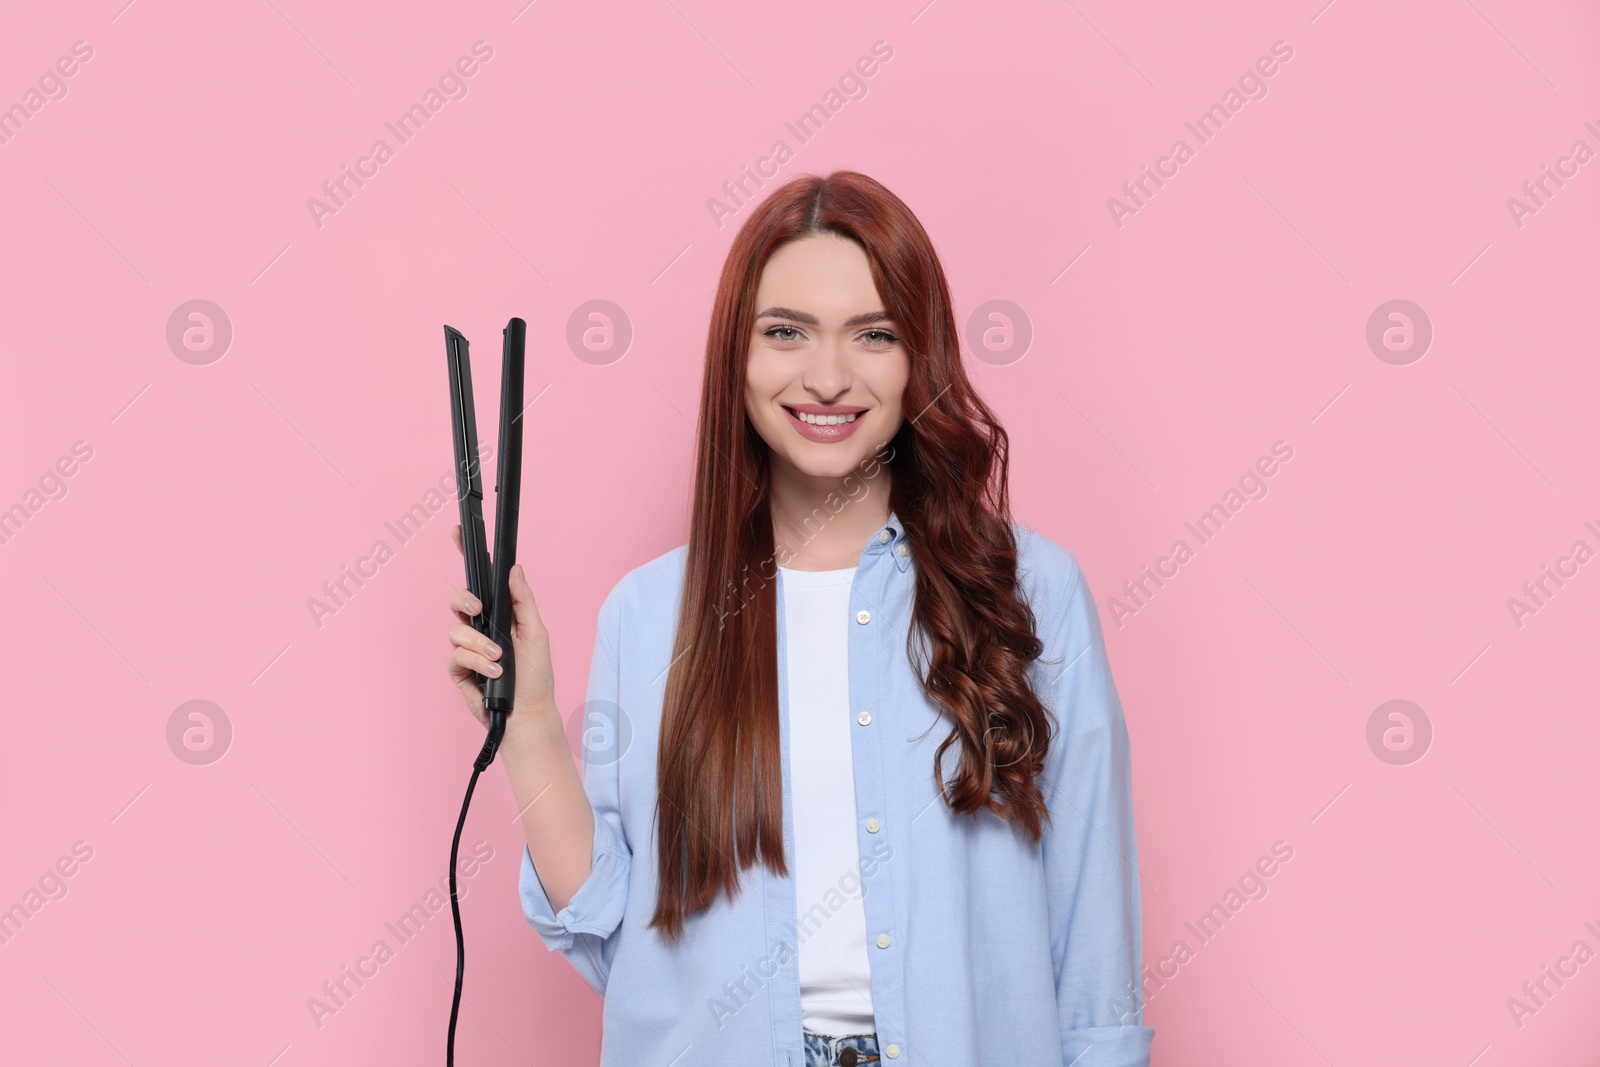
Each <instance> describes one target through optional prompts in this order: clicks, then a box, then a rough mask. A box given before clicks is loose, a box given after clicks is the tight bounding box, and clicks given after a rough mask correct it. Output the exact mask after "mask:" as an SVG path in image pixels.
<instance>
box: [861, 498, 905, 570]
mask: <svg viewBox="0 0 1600 1067" xmlns="http://www.w3.org/2000/svg"><path fill="white" fill-rule="evenodd" d="M865 551H866V552H869V553H871V552H882V553H887V554H888V556H889V558H890V559H892V560H894V565H895V566H896V567H898V568H899V569H900V570H901V571H902V572H903V571H905V570H906V568H908V567H910V566H911V545H910V543H909V541H908V540H907V538H906V531H905V526H904V525H903V524H902V523H901V522H900V516H899V515H898V514H897V513H896V512H895V511H894V510H893V509H892V508H891V509H890V511H889V519H888V521H887V522H885V523H884V524H883V525H882V526H880V527H878V528H877V529H876V530H874V531H873V532H872V536H871V537H869V538H867V544H866V549H865Z"/></svg>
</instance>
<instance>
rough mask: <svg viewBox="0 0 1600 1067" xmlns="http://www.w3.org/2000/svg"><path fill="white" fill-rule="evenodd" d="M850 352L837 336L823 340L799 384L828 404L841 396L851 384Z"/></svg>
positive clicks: (820, 401) (821, 401)
mask: <svg viewBox="0 0 1600 1067" xmlns="http://www.w3.org/2000/svg"><path fill="white" fill-rule="evenodd" d="M851 377H852V375H851V367H850V353H849V351H848V347H847V344H846V342H844V341H843V340H840V339H838V338H832V339H827V340H824V341H823V342H822V343H821V344H819V345H818V346H817V347H816V348H815V349H814V350H813V354H812V357H811V359H810V361H809V362H808V363H807V365H806V369H805V373H804V374H802V376H801V380H800V384H801V385H803V386H805V387H806V389H807V390H809V391H810V392H812V393H815V394H816V395H817V397H818V398H819V403H823V404H828V403H831V402H833V401H834V400H836V399H838V398H839V397H841V396H843V395H844V394H845V393H846V392H848V391H849V389H850V385H851Z"/></svg>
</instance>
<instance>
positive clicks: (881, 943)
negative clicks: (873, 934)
mask: <svg viewBox="0 0 1600 1067" xmlns="http://www.w3.org/2000/svg"><path fill="white" fill-rule="evenodd" d="M878 947H879V948H888V947H889V935H888V934H879V935H878Z"/></svg>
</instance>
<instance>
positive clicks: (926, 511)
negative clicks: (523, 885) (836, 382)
mask: <svg viewBox="0 0 1600 1067" xmlns="http://www.w3.org/2000/svg"><path fill="white" fill-rule="evenodd" d="M825 233H831V234H836V235H838V236H841V237H845V238H848V239H850V240H852V241H855V242H856V243H857V244H859V245H860V246H861V247H862V249H864V250H865V252H866V254H867V258H868V260H869V261H870V263H871V266H872V277H873V281H874V283H875V284H876V286H877V289H878V293H879V295H880V297H881V298H882V300H883V303H884V309H885V310H886V311H887V312H888V313H889V315H890V317H891V318H892V319H893V321H894V323H895V324H896V325H897V326H898V328H899V334H900V337H901V339H902V341H903V342H904V344H905V345H906V348H907V351H908V353H909V355H910V369H911V375H910V380H909V381H908V383H907V385H906V391H905V396H904V399H903V401H902V405H901V406H902V408H903V409H904V410H905V411H907V412H916V413H917V414H916V415H914V416H912V417H910V418H908V419H907V420H906V421H905V422H904V423H903V424H902V425H901V427H900V430H899V431H898V432H897V433H896V434H895V436H894V438H893V440H892V441H891V442H890V445H889V448H888V449H887V451H886V454H884V455H883V456H882V459H883V461H884V462H886V463H888V464H889V465H890V475H891V477H890V489H889V506H890V508H891V509H892V510H893V511H894V512H895V513H896V515H897V516H898V517H899V519H900V520H901V522H902V523H903V524H904V527H905V530H904V533H905V535H906V538H907V539H908V541H909V543H910V544H911V547H912V555H911V558H912V560H913V564H914V568H913V569H914V571H915V574H916V594H915V596H916V604H915V608H914V610H913V614H912V630H911V635H910V639H909V640H908V643H907V655H908V656H912V657H913V659H912V662H913V663H914V664H915V663H917V662H918V661H917V658H916V651H915V650H914V648H913V645H915V643H916V641H917V638H918V636H919V634H920V635H921V636H922V638H923V639H924V644H925V646H926V650H927V659H926V663H925V664H922V665H919V666H918V667H917V669H916V673H917V674H918V677H919V679H920V680H921V682H922V686H923V690H924V692H925V693H926V694H927V696H928V698H929V699H930V700H931V701H932V702H934V704H935V706H937V707H938V708H940V709H941V711H942V712H943V713H944V714H945V716H946V717H947V718H948V719H949V720H950V723H951V730H950V734H949V736H948V737H946V738H945V739H944V741H943V742H942V743H941V744H940V746H939V748H938V750H937V752H936V753H935V757H934V766H933V769H932V772H931V773H933V774H935V775H938V773H939V767H940V766H941V765H942V757H943V756H944V753H945V750H946V749H947V748H949V747H950V746H952V745H956V744H959V745H960V753H959V760H958V763H957V766H956V775H955V778H954V780H953V781H950V782H945V781H942V780H941V781H940V782H939V789H940V792H941V793H942V794H943V796H944V798H945V801H946V803H948V804H949V806H950V807H951V809H952V810H954V811H956V812H958V813H974V812H977V811H979V810H982V809H987V810H990V811H992V812H994V813H996V814H998V815H999V816H1001V817H1002V818H1005V819H1009V820H1012V821H1014V822H1015V823H1016V824H1017V825H1018V826H1020V827H1022V828H1023V830H1024V831H1025V832H1026V833H1027V834H1028V835H1029V836H1030V838H1032V839H1033V840H1035V841H1037V840H1038V839H1039V837H1040V834H1041V823H1042V821H1043V820H1045V819H1048V817H1049V812H1048V809H1047V807H1046V805H1045V802H1044V798H1043V796H1042V794H1041V792H1040V789H1039V786H1038V784H1037V782H1036V780H1035V779H1036V776H1037V774H1038V772H1039V769H1040V768H1041V767H1042V766H1043V765H1044V757H1045V753H1046V751H1047V749H1048V746H1049V742H1050V736H1051V733H1052V727H1051V722H1050V719H1049V716H1048V713H1047V711H1046V708H1045V706H1044V704H1043V702H1042V701H1041V700H1040V699H1039V697H1038V696H1037V695H1036V694H1035V693H1034V692H1033V690H1032V688H1031V686H1030V684H1029V681H1028V667H1029V664H1030V663H1031V662H1032V661H1033V660H1035V659H1037V658H1038V657H1039V656H1040V655H1041V654H1042V651H1043V647H1042V645H1041V644H1040V642H1039V640H1038V638H1037V636H1036V635H1035V621H1034V617H1033V613H1032V611H1031V610H1030V608H1029V606H1028V604H1027V602H1026V600H1025V599H1024V598H1023V597H1022V595H1021V593H1020V591H1019V589H1018V586H1017V573H1016V571H1017V548H1016V543H1015V538H1014V537H1013V535H1012V530H1011V525H1010V504H1009V500H1008V496H1007V488H1006V476H1007V437H1006V432H1005V430H1004V429H1003V428H1002V427H1001V426H1000V424H999V422H998V421H997V420H996V419H995V417H994V414H993V413H992V412H991V411H990V410H989V408H988V407H987V406H986V405H985V404H984V402H983V400H982V399H981V398H980V397H979V396H978V394H977V392H976V391H975V390H974V389H973V387H972V385H971V383H970V382H969V381H968V380H967V376H966V372H965V370H964V369H963V367H962V364H961V352H960V347H959V341H958V334H957V332H956V322H955V313H954V310H953V308H952V306H951V303H950V291H949V286H948V285H947V284H946V282H945V276H944V271H943V269H942V268H941V267H940V265H939V259H938V257H937V255H935V253H934V249H933V243H932V242H931V241H930V240H929V239H928V235H927V233H926V232H925V231H924V230H923V228H922V224H921V223H920V222H918V221H917V218H916V216H915V215H913V214H912V213H911V210H910V209H909V208H908V207H907V206H906V205H905V204H904V203H903V202H902V201H901V200H900V199H899V198H898V197H897V196H895V195H894V194H893V193H891V192H890V191H889V190H888V189H886V188H884V186H882V185H881V184H879V183H878V182H877V181H874V180H873V179H872V178H869V177H867V176H866V175H864V174H858V173H856V172H854V171H848V170H842V171H835V172H833V173H832V174H829V175H828V176H826V177H817V176H814V175H806V176H803V177H799V178H795V179H794V180H793V181H790V182H788V183H787V184H785V185H783V186H782V187H780V188H779V189H777V190H775V191H774V192H773V193H772V194H771V195H770V196H769V197H767V198H766V199H765V200H764V201H762V202H761V203H760V204H759V205H757V206H756V207H755V209H754V210H753V211H752V213H751V215H750V217H749V218H748V219H746V220H745V223H744V225H743V226H741V227H740V229H739V232H738V234H737V236H735V238H734V241H733V246H732V248H730V249H729V251H728V256H727V260H726V261H725V262H724V264H723V268H722V276H721V280H720V281H719V283H718V286H717V293H716V298H715V303H714V306H713V310H712V315H711V327H710V333H709V336H708V337H707V339H706V362H705V377H704V380H703V383H702V388H701V400H700V426H699V429H700V433H699V446H698V451H697V453H696V458H695V481H694V502H693V508H692V516H691V526H690V532H689V544H688V560H687V571H686V575H685V582H684V592H683V599H682V603H681V608H680V614H679V617H678V623H677V633H676V639H675V644H674V647H673V660H672V666H671V668H670V670H669V673H668V677H667V685H666V694H665V697H664V704H663V709H662V719H661V736H660V742H661V743H660V749H659V755H658V760H657V765H656V772H657V774H656V777H657V789H658V797H657V808H656V816H657V823H656V825H657V833H656V844H657V851H658V855H659V859H660V880H659V886H660V888H659V894H658V897H657V902H656V909H655V914H654V915H653V916H652V918H651V920H650V926H651V927H652V928H654V929H657V930H659V931H660V932H661V934H662V936H663V937H664V938H666V939H667V940H669V941H675V940H678V939H679V938H681V937H682V935H683V925H684V919H685V918H686V917H687V916H688V915H691V914H693V913H695V912H698V911H700V910H702V909H704V908H706V907H707V906H709V905H710V904H711V903H712V902H713V901H714V900H715V899H716V898H717V897H718V895H719V894H722V893H727V894H728V897H729V899H730V900H731V899H733V897H734V896H736V895H737V893H738V890H739V872H740V871H741V870H743V869H744V868H746V867H749V866H750V865H751V864H753V863H756V862H761V863H764V864H766V866H767V868H768V869H769V870H770V871H772V872H773V873H774V874H775V875H778V876H780V877H781V876H784V875H787V873H788V865H787V863H786V861H785V857H784V850H783V778H782V753H781V748H780V738H779V722H778V649H777V593H776V586H775V582H774V576H775V572H774V571H773V569H772V568H773V564H774V542H773V531H772V513H771V507H770V503H769V498H768V492H769V476H768V451H769V450H768V448H767V445H766V442H765V441H763V440H762V439H761V437H760V435H758V434H757V433H756V430H755V428H754V427H753V426H752V425H751V423H750V420H749V418H748V417H747V416H746V413H745V401H744V390H745V368H746V361H747V359H748V356H749V351H750V340H751V333H752V330H753V328H754V320H755V314H756V308H755V297H756V289H757V286H758V284H759V282H760V280H761V273H762V270H763V269H764V268H765V266H766V263H767V260H768V259H769V258H770V257H771V255H772V254H773V252H775V251H776V250H777V249H778V248H779V247H781V246H783V245H784V244H786V243H787V242H790V241H793V240H796V239H797V238H800V237H804V236H807V235H811V234H825ZM823 519H824V520H825V519H826V516H823Z"/></svg>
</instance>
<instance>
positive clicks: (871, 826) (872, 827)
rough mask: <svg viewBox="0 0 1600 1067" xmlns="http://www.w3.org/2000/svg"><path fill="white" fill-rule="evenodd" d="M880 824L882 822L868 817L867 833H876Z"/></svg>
mask: <svg viewBox="0 0 1600 1067" xmlns="http://www.w3.org/2000/svg"><path fill="white" fill-rule="evenodd" d="M882 825H883V824H882V823H880V822H879V821H878V820H877V819H868V820H867V833H869V834H875V833H877V832H878V828H879V827H880V826H882Z"/></svg>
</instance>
